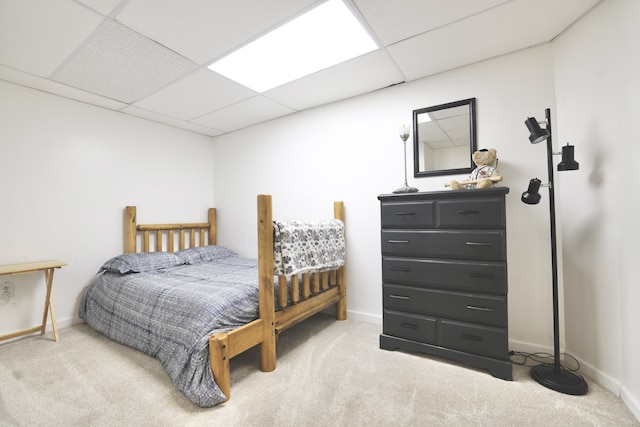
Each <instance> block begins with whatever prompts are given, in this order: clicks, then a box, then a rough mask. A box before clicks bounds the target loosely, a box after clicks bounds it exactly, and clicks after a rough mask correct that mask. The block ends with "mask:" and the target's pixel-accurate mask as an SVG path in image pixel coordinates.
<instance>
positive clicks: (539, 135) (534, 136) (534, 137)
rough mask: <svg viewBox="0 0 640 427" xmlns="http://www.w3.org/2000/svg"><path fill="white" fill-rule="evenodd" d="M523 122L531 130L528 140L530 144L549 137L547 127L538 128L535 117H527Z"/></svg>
mask: <svg viewBox="0 0 640 427" xmlns="http://www.w3.org/2000/svg"><path fill="white" fill-rule="evenodd" d="M524 124H525V125H527V129H529V132H531V135H529V141H531V143H532V144H537V143H538V142H542V141H544V140H545V139H547V138H549V135H550V133H549V131H548V130H547V129H542V128H540V125H539V124H538V121H537V120H536V118H535V117H528V118H527V120H525V121H524Z"/></svg>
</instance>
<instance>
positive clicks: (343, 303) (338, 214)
mask: <svg viewBox="0 0 640 427" xmlns="http://www.w3.org/2000/svg"><path fill="white" fill-rule="evenodd" d="M333 217H334V218H335V219H339V220H340V221H342V223H343V224H344V223H345V222H344V202H334V203H333ZM344 233H345V239H346V235H347V230H346V228H345V232H344ZM337 275H338V287H339V289H340V301H338V304H336V319H338V320H346V319H347V282H346V279H347V274H346V271H345V267H344V266H342V267H340V269H339V270H338V273H337Z"/></svg>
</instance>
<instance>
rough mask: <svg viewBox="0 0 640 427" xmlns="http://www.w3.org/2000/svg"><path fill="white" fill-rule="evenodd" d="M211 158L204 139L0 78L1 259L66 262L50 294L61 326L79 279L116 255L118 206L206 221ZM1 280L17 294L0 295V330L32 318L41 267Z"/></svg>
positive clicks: (72, 313) (146, 217)
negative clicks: (11, 296) (128, 206)
mask: <svg viewBox="0 0 640 427" xmlns="http://www.w3.org/2000/svg"><path fill="white" fill-rule="evenodd" d="M212 156H213V148H212V142H211V138H209V137H204V136H200V135H195V134H193V133H190V132H186V131H181V130H178V129H174V128H171V127H168V126H164V125H160V124H157V123H153V122H149V121H146V120H141V119H137V118H133V117H128V116H126V115H123V114H120V113H115V112H113V111H109V110H104V109H101V108H97V107H91V106H88V105H85V104H81V103H78V102H75V101H70V100H67V99H64V98H60V97H56V96H53V95H48V94H45V93H43V92H39V91H35V90H32V89H27V88H25V87H22V86H17V85H13V84H10V83H5V82H2V81H0V211H1V213H0V236H1V237H0V241H1V242H2V244H0V264H8V263H18V262H27V261H35V260H44V259H59V260H61V261H65V262H66V263H68V264H69V265H68V266H67V267H65V268H62V269H60V270H56V271H55V273H54V283H53V300H54V304H55V309H56V315H57V318H58V323H59V326H64V325H68V324H70V323H71V320H72V319H74V318H77V301H78V298H79V296H80V293H81V291H82V289H83V287H84V286H86V285H88V284H89V283H90V281H91V279H92V277H93V276H94V274H95V273H96V272H97V271H98V268H99V267H100V266H101V265H102V263H103V262H104V261H106V260H107V259H108V258H110V257H112V256H114V255H117V254H118V253H122V250H123V232H122V217H123V215H122V211H123V208H124V206H126V205H137V206H138V219H139V220H140V221H142V222H153V221H162V222H170V221H169V220H170V219H171V218H175V219H176V220H181V219H183V218H185V217H187V216H188V217H189V218H187V219H189V220H191V219H193V221H194V222H195V221H202V220H205V219H206V209H207V208H208V207H209V206H212V203H213V165H212V161H211V159H212ZM5 281H12V282H14V283H15V293H16V296H15V298H12V299H11V300H10V301H6V300H2V299H0V334H3V333H7V332H12V331H15V330H18V329H26V328H30V327H32V326H36V325H38V324H40V323H41V322H42V310H43V307H44V290H45V286H44V275H43V274H42V273H39V274H36V273H33V274H24V275H19V276H0V283H4V282H5ZM48 330H49V331H50V330H51V329H50V327H49V328H48ZM62 339H63V338H62Z"/></svg>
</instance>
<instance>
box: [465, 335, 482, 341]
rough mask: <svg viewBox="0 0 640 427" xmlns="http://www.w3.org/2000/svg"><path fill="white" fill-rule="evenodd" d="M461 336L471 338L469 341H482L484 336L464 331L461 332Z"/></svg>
mask: <svg viewBox="0 0 640 427" xmlns="http://www.w3.org/2000/svg"><path fill="white" fill-rule="evenodd" d="M460 338H463V339H465V340H469V341H482V337H481V336H480V335H474V334H465V333H462V334H460Z"/></svg>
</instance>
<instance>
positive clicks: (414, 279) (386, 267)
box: [382, 257, 507, 294]
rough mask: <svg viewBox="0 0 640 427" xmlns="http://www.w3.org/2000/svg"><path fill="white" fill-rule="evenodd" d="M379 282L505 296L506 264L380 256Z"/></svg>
mask: <svg viewBox="0 0 640 427" xmlns="http://www.w3.org/2000/svg"><path fill="white" fill-rule="evenodd" d="M382 280H383V282H385V283H394V284H398V285H413V286H418V287H428V288H441V289H445V290H447V289H449V290H463V291H472V292H489V293H493V294H506V293H507V264H506V263H505V262H489V261H486V262H478V261H446V260H434V259H412V258H394V257H382Z"/></svg>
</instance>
